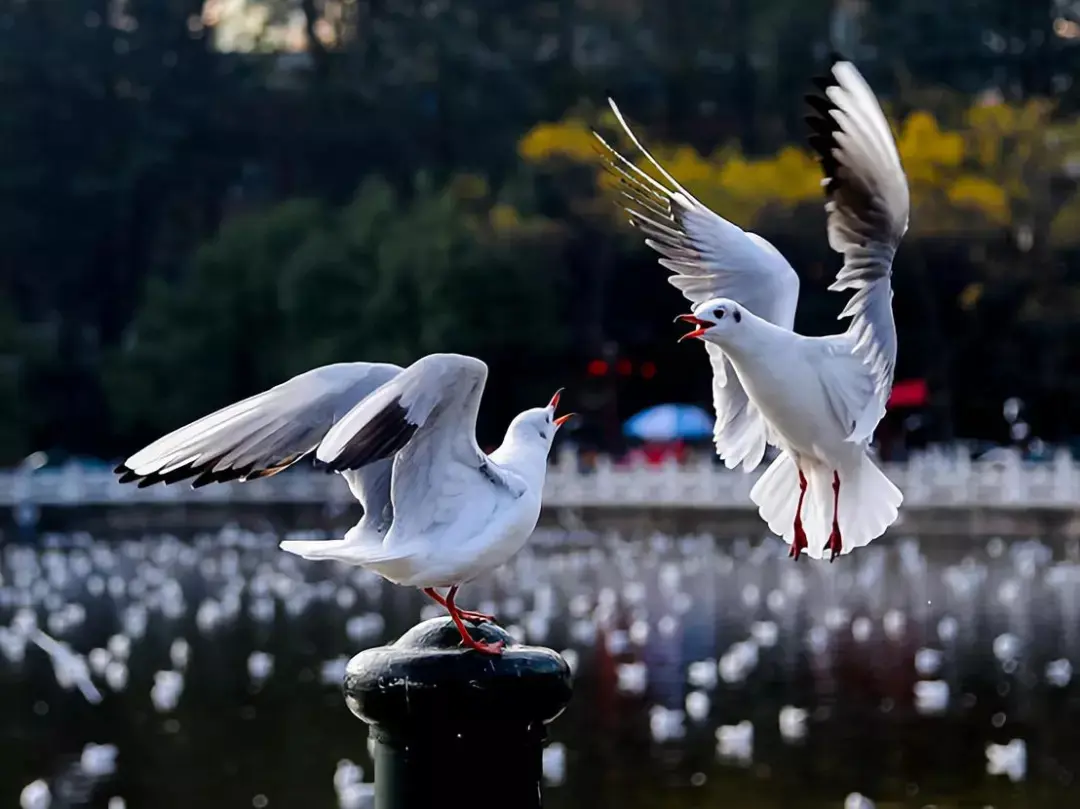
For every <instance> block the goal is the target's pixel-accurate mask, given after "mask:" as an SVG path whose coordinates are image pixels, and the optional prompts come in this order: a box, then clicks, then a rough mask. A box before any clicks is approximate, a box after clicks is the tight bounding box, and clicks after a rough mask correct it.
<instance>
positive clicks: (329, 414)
mask: <svg viewBox="0 0 1080 809" xmlns="http://www.w3.org/2000/svg"><path fill="white" fill-rule="evenodd" d="M487 375H488V368H487V365H485V364H484V363H483V362H481V361H480V360H478V359H475V358H473V357H466V356H462V355H459V354H432V355H430V356H427V357H424V358H422V359H420V360H417V361H416V362H415V363H413V364H412V365H410V366H409V367H408V368H405V369H402V368H400V367H398V366H396V365H389V364H379V363H366V362H355V363H341V364H336V365H327V366H324V367H322V368H316V369H314V370H312V371H308V372H306V373H303V374H300V375H299V376H295V377H293V378H292V379H290V380H288V381H287V382H284V383H282V384H280V385H278V386H276V387H274V388H271V389H270V390H267V391H264V392H263V393H260V394H257V395H255V396H252V397H250V398H248V399H244V400H243V401H241V402H237V403H235V404H232V405H229V406H228V407H225V408H223V409H221V410H218V411H217V412H215V413H212V414H210V415H209V416H206V417H204V418H202V419H200V420H198V421H195V422H193V423H191V424H189V425H187V426H185V427H181V428H180V429H179V430H176V431H175V432H172V433H170V434H169V435H166V436H165V437H164V438H161V439H159V440H157V441H155V442H154V443H153V444H151V445H150V446H148V447H146V448H145V449H143V450H140V451H139V452H137V453H135V454H134V455H132V456H131V457H130V458H128V459H127V460H126V461H125V462H124V463H123V464H121V465H120V466H118V467H117V468H116V472H117V474H120V475H121V477H120V481H121V482H122V483H128V482H134V481H138V482H139V484H138V485H139V486H149V485H153V484H155V483H158V482H163V483H165V484H169V483H175V482H178V481H181V480H188V479H193V483H192V486H194V487H198V486H202V485H205V484H207V483H212V482H221V481H229V480H239V481H246V480H253V479H256V478H261V477H269V476H271V475H276V474H278V473H279V472H281V471H282V470H284V469H286V468H288V467H289V466H292V465H293V464H295V463H296V462H297V461H299V460H300V459H301V458H304V457H307V456H309V455H311V454H313V453H314V455H315V458H316V460H317V461H318V462H319V463H320V464H322V465H324V466H325V467H326V468H327V469H329V470H331V471H333V472H337V473H339V474H341V475H342V476H343V477H344V478H345V479H346V481H348V484H349V488H350V489H351V490H352V492H353V495H354V496H355V497H356V498H357V500H359V501H360V503H361V504H362V506H363V508H364V515H363V518H362V519H361V520H360V522H359V523H357V524H356V525H355V526H354V527H353V528H351V529H350V530H349V531H348V532H347V533H346V534H345V537H344V538H343V539H337V540H327V541H285V542H282V543H281V547H282V549H283V550H286V551H288V552H290V553H294V554H297V555H298V556H302V557H304V558H305V559H334V560H338V561H341V562H346V563H348V564H352V565H358V566H361V567H365V568H368V569H370V570H372V571H374V572H376V573H378V574H379V575H380V576H382V577H383V578H385V579H387V580H388V581H391V582H393V583H395V584H399V585H403V586H407V587H416V588H419V589H420V590H422V591H423V592H424V593H425V594H426V595H428V596H429V597H430V598H432V599H434V600H435V601H437V602H438V603H439V604H441V605H442V606H444V607H446V609H447V612H449V614H450V617H451V619H453V621H454V624H455V625H456V626H457V629H458V631H459V632H460V633H461V638H462V641H463V642H464V644H465V645H466V646H468V647H470V648H472V649H476V650H477V651H480V652H486V653H489V654H499V653H500V652H501V651H502V645H501V643H495V644H486V643H480V642H478V641H476V640H474V639H473V638H472V637H471V636H470V635H469V633H468V631H467V629H466V627H465V624H464V623H463V620H469V621H491V620H494V619H493V618H492V616H490V615H483V614H481V613H477V612H473V611H470V610H462V609H460V608H459V607H458V606H457V605H456V603H455V598H456V596H457V593H458V590H459V589H460V587H461V585H463V584H465V583H466V582H469V581H472V580H473V579H475V578H476V577H478V576H480V575H482V574H484V573H487V572H489V571H491V570H494V569H495V568H497V567H498V566H500V565H502V564H503V563H504V562H506V561H508V560H509V559H510V558H511V557H512V556H514V554H516V553H517V552H518V551H519V550H521V548H522V547H523V546H524V544H525V541H526V540H527V539H528V538H529V535H530V534H531V533H532V531H533V529H534V528H535V527H536V522H537V520H538V518H539V516H540V501H541V493H542V491H543V487H544V478H545V475H546V473H547V457H548V451H549V450H550V449H551V444H552V441H553V439H554V438H555V432H556V431H557V430H558V429H559V427H561V426H562V425H563V424H564V423H565V422H566V420H567V419H569V418H570V417H571V416H572V415H573V414H567V415H564V416H560V417H558V418H556V417H555V409H556V407H557V406H558V404H559V397H560V394H561V391H558V392H556V393H555V395H554V396H553V397H552V399H551V401H550V402H549V403H548V405H547V406H546V407H538V408H533V409H531V410H526V411H525V412H523V413H520V414H519V415H518V416H517V417H516V418H515V419H514V420H513V421H512V422H511V423H510V427H509V429H508V430H507V431H506V437H505V439H504V440H503V443H502V445H501V446H500V447H499V448H498V449H496V450H495V451H494V452H493V453H491V455H485V454H484V453H483V452H482V451H481V450H480V447H479V446H478V445H477V443H476V416H477V412H478V410H479V407H480V397H481V395H482V394H483V391H484V385H485V383H486V382H487ZM440 587H447V588H449V590H448V592H447V594H446V596H445V597H444V596H443V595H441V594H440V593H439V592H438V590H437V589H436V588H440Z"/></svg>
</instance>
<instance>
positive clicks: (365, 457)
mask: <svg viewBox="0 0 1080 809" xmlns="http://www.w3.org/2000/svg"><path fill="white" fill-rule="evenodd" d="M417 429H419V427H418V425H416V424H413V423H412V422H410V421H409V419H408V411H407V410H406V409H405V408H404V407H402V406H401V398H400V397H398V398H395V399H394V400H392V401H391V402H389V403H388V404H387V405H386V406H385V407H384V408H383V409H382V410H380V411H379V412H378V413H376V414H375V415H374V416H372V417H371V418H370V419H369V420H368V422H367V423H366V424H365V425H364V426H363V427H361V428H360V430H359V431H357V433H356V435H354V436H353V437H352V438H351V439H350V440H349V442H348V443H347V444H346V445H345V446H344V447H342V448H341V451H340V452H338V454H337V457H336V458H333V459H331V460H329V461H325V462H324V463H326V466H327V468H328V469H330V470H332V471H334V472H346V471H349V470H352V469H360V468H362V467H364V466H367V465H368V464H371V463H375V462H376V461H381V460H383V459H385V458H390V457H393V456H394V455H396V454H397V453H398V452H399V451H400V450H401V449H402V448H404V446H405V445H406V444H408V443H409V441H410V440H411V439H412V437H413V435H415V434H416V431H417Z"/></svg>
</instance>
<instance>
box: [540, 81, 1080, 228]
mask: <svg viewBox="0 0 1080 809" xmlns="http://www.w3.org/2000/svg"><path fill="white" fill-rule="evenodd" d="M1053 112H1054V105H1053V104H1052V103H1051V102H1048V101H1044V100H1039V99H1036V100H1032V101H1028V102H1027V103H1025V104H1022V105H1010V104H1006V103H1003V102H1000V101H997V100H993V99H991V100H990V101H976V102H975V103H973V104H972V105H971V106H970V108H969V109H967V110H966V112H965V113H964V115H963V116H962V118H961V121H960V125H959V126H958V127H956V128H950V127H947V126H944V125H943V124H942V123H941V122H939V120H938V119H937V118H936V117H935V116H934V115H933V114H932V113H931V112H929V111H926V110H916V111H914V112H912V113H911V114H909V115H908V116H907V117H906V118H905V119H904V120H903V121H901V122H899V123H898V125H895V126H894V130H895V132H896V133H897V134H896V139H897V149H898V151H899V153H900V158H901V162H902V163H903V166H904V171H905V173H906V174H907V177H908V182H909V186H910V189H911V204H912V209H913V210H912V216H911V222H912V228H913V230H914V231H915V233H916V234H917V233H919V232H922V233H924V234H928V235H929V234H938V235H947V234H948V233H959V232H969V231H971V230H972V229H976V230H978V229H982V230H985V229H988V228H989V229H997V228H1003V227H1009V226H1010V223H1011V220H1012V215H1013V211H1014V210H1015V209H1016V208H1017V205H1018V203H1019V204H1022V205H1025V206H1026V207H1029V203H1030V202H1031V199H1030V197H1031V195H1032V194H1033V193H1037V191H1033V189H1038V188H1039V187H1040V186H1039V182H1041V181H1039V180H1037V179H1036V178H1039V177H1042V178H1046V177H1048V176H1057V175H1059V174H1060V173H1062V172H1063V171H1064V169H1065V167H1066V166H1067V165H1068V164H1069V163H1070V162H1076V161H1077V160H1078V159H1080V120H1077V121H1069V122H1061V121H1055V120H1053ZM600 120H601V122H602V125H604V126H605V127H606V126H613V125H614V123H615V122H614V120H613V116H612V115H611V114H610V113H608V112H605V113H604V114H603V115H602V116H600ZM608 140H609V142H611V143H612V145H613V146H615V147H616V148H619V149H620V151H621V152H622V153H623V154H624V155H627V156H628V157H629V156H633V158H634V159H635V164H636V165H637V166H638V167H639V168H641V169H642V170H643V171H645V172H646V173H648V174H649V175H650V176H653V177H657V172H656V170H655V169H654V168H653V167H652V166H650V165H649V164H648V163H647V161H645V160H644V159H643V158H639V157H638V155H637V154H636V150H634V149H632V147H629V145H628V144H625V143H624V140H623V139H622V138H620V139H618V140H615V139H611V138H609V139H608ZM644 140H645V143H646V144H647V145H648V146H649V148H650V149H651V150H652V151H653V153H654V155H655V156H656V158H657V160H659V161H660V163H661V164H662V165H663V166H664V167H665V169H667V171H668V172H670V173H671V174H672V175H673V176H674V177H675V178H676V179H677V180H678V181H679V183H680V184H682V185H683V186H685V187H686V188H687V189H688V190H689V191H690V192H691V193H693V194H694V195H695V196H697V197H698V198H699V199H700V200H701V201H702V202H703V203H704V204H706V205H708V206H709V207H710V208H712V209H713V210H715V211H716V212H717V213H718V214H720V215H721V216H723V217H725V218H729V219H731V220H732V221H734V222H736V223H737V224H739V225H740V226H742V227H751V226H754V224H755V221H756V220H758V219H760V218H761V217H762V216H763V215H766V213H776V212H783V211H790V210H792V209H793V208H795V207H797V206H801V205H804V204H820V203H821V202H822V201H823V198H822V191H821V185H820V181H821V170H820V167H819V165H818V162H817V161H816V159H814V157H813V156H812V155H811V154H810V152H809V151H808V150H806V149H804V148H801V147H799V146H794V145H789V146H785V147H784V148H782V149H780V150H779V151H778V152H777V153H776V154H774V155H772V156H768V157H761V158H754V157H748V156H746V155H745V154H743V152H742V151H741V150H740V149H739V148H738V146H737V145H731V146H728V147H725V148H724V149H720V150H718V151H716V152H714V153H713V154H712V155H707V156H706V155H701V154H699V153H698V152H697V151H695V150H694V149H692V148H691V147H689V146H686V145H681V144H663V143H655V142H650V141H649V140H648V139H647V138H645V139H644ZM519 152H520V154H521V156H522V157H523V158H524V159H525V160H526V161H528V162H531V163H536V164H543V163H545V162H546V161H548V160H550V159H552V158H562V159H566V160H569V161H571V162H573V163H579V164H585V165H591V166H594V167H596V168H597V169H598V171H597V174H596V176H597V188H598V189H600V190H605V189H608V188H611V187H612V186H613V185H615V184H617V180H615V179H614V178H612V177H611V176H610V175H609V174H608V173H607V172H604V171H601V170H599V169H600V167H601V165H602V161H601V160H600V158H599V155H598V151H597V147H596V145H595V141H594V138H593V135H592V133H591V130H590V127H589V126H588V125H587V124H586V123H585V122H584V121H583V120H581V119H580V118H576V117H574V118H568V119H566V120H564V121H562V122H558V123H544V124H540V125H538V126H536V127H535V128H534V129H533V130H531V131H530V132H529V133H527V134H526V135H525V137H524V138H522V140H521V142H520V144H519ZM1043 185H1046V183H1045V182H1043ZM611 207H612V206H609V208H611ZM1066 208H1067V209H1068V210H1062V211H1061V212H1060V213H1059V214H1058V217H1057V219H1056V220H1055V224H1054V227H1053V228H1052V229H1051V233H1052V238H1053V239H1054V241H1055V243H1062V242H1063V241H1064V242H1068V243H1074V242H1075V243H1080V199H1077V200H1073V201H1071V202H1070V203H1069V205H1068V206H1066ZM581 209H582V208H581V207H580V206H579V207H578V210H581ZM587 209H588V210H590V211H592V210H598V208H594V207H592V206H588V207H587ZM610 213H611V214H612V215H616V216H619V217H620V218H621V212H619V211H618V210H617V206H614V209H613V210H611V211H610ZM1074 234H1077V235H1074Z"/></svg>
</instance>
